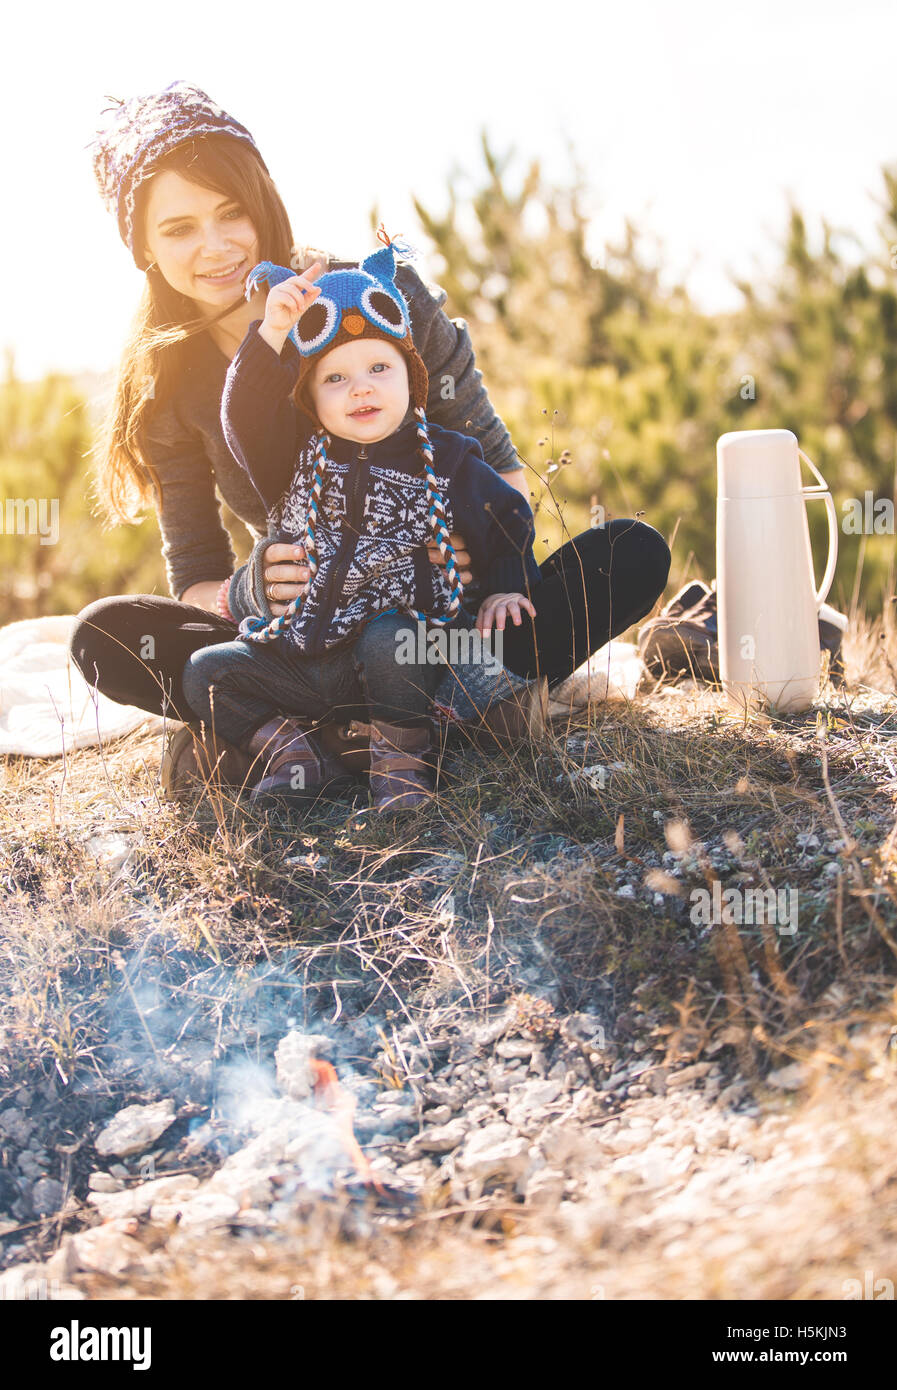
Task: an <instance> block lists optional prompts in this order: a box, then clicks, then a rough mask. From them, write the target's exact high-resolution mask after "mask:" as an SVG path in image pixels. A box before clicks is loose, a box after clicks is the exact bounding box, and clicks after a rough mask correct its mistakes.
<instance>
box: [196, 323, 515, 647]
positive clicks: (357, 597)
mask: <svg viewBox="0 0 897 1390" xmlns="http://www.w3.org/2000/svg"><path fill="white" fill-rule="evenodd" d="M259 327H260V325H259V324H258V323H254V324H253V325H252V326H251V328H250V329H249V332H248V333H247V335H246V337H245V338H244V340H243V342H242V344H241V345H240V348H239V350H238V352H237V354H236V356H235V357H234V360H233V362H232V363H231V365H230V368H229V370H228V373H227V381H226V383H225V388H224V397H223V400H222V405H221V423H222V427H223V429H224V436H225V439H226V440H227V443H228V446H229V447H230V449H231V451H232V453H233V455H234V458H235V459H236V460H237V462H238V463H239V464H240V466H241V467H242V468H244V469H245V470H246V472H247V474H248V475H249V477H250V479H251V481H252V483H253V486H254V487H255V488H256V490H257V491H258V494H259V497H260V499H261V501H262V502H263V503H264V505H265V508H266V510H267V512H268V520H269V527H268V529H269V535H268V537H267V539H266V541H265V542H260V543H259V545H257V546H256V550H255V552H254V553H253V569H254V571H255V572H256V580H257V582H260V577H261V576H260V571H261V567H262V564H263V559H264V551H265V549H266V548H267V546H268V545H270V544H272V543H273V542H274V541H288V542H296V541H302V540H304V538H305V523H306V517H307V515H308V501H309V493H310V490H311V484H312V477H313V469H314V455H315V446H316V443H317V436H316V435H315V434H313V433H311V432H310V431H309V432H308V433H307V435H306V438H305V442H304V444H303V445H302V447H301V448H300V450H299V455H298V459H297V456H296V428H297V426H296V416H297V414H298V412H297V411H296V407H295V406H294V405H293V402H292V400H291V399H290V393H291V392H292V389H293V387H294V386H295V384H296V380H297V377H298V373H299V363H300V360H301V359H300V357H299V353H298V352H297V351H296V349H295V347H294V346H293V344H292V343H291V342H290V341H289V340H287V342H286V343H285V344H284V348H283V351H282V352H281V353H280V354H278V353H276V352H275V351H274V350H273V348H271V347H269V345H268V344H267V343H266V342H265V341H264V339H263V338H261V337H260V336H259V332H258V330H259ZM428 429H429V434H430V442H431V444H432V446H433V456H434V457H433V470H434V473H435V475H436V485H437V487H438V488H439V491H440V494H441V496H442V499H443V502H444V503H445V514H446V522H447V524H448V527H449V530H456V531H460V532H461V533H462V534H463V535H464V537H465V539H466V540H467V543H468V549H469V551H470V556H471V560H472V562H473V568H474V571H475V572H476V573H477V574H478V575H480V576H481V580H482V586H481V587H482V592H483V594H493V593H509V592H517V593H527V592H528V591H531V590H532V589H533V587H534V586H536V585H538V583H539V582H540V574H539V567H538V565H537V564H536V561H535V558H534V556H533V550H532V541H533V532H534V523H533V514H532V512H531V510H530V508H529V507H528V506H527V504H526V502H525V501H524V499H523V498H522V497H521V496H520V494H519V493H518V492H517V491H516V490H515V489H514V488H512V487H511V486H510V485H509V484H508V483H506V482H505V481H504V480H503V479H502V478H500V477H499V476H498V474H497V473H496V472H495V471H494V470H493V469H491V468H489V467H488V466H487V464H486V462H485V460H484V458H483V451H482V449H481V447H480V444H479V442H478V441H477V440H476V439H474V438H472V437H471V436H469V435H464V434H459V433H458V432H457V431H455V430H448V429H443V428H441V427H440V426H439V425H436V424H430V423H429V422H428ZM328 457H329V463H328V465H327V467H326V471H325V475H324V487H323V491H322V495H321V500H320V503H319V507H318V519H317V527H316V532H315V534H316V540H317V560H318V570H317V572H316V574H315V576H314V580H313V581H312V584H311V587H310V589H309V591H308V595H307V597H306V599H305V602H304V604H303V605H302V608H301V610H300V612H299V613H298V615H297V616H296V617H294V619H293V621H292V623H291V624H290V625H289V626H288V627H287V628H286V629H285V631H284V634H283V639H281V640H284V639H286V640H288V641H289V642H290V643H291V644H293V645H294V646H296V647H297V648H299V649H300V650H301V651H303V652H306V653H309V654H320V653H321V652H323V651H326V650H329V649H330V648H332V647H335V646H339V645H341V644H342V643H344V642H346V641H348V640H350V639H351V638H352V637H354V636H355V635H357V633H358V631H359V629H360V628H361V627H362V626H363V625H364V624H365V623H366V622H368V621H369V620H370V619H371V618H372V617H374V616H375V615H376V614H377V613H380V612H383V611H384V610H385V609H388V608H393V607H395V606H399V607H401V608H408V607H413V608H416V609H419V610H421V611H422V612H425V613H427V614H432V615H434V616H436V615H444V614H445V613H446V612H447V609H448V603H449V598H450V596H451V589H450V586H449V584H448V581H447V578H446V575H445V571H444V570H443V569H442V568H441V567H440V566H437V565H432V564H431V563H430V560H429V556H428V554H427V549H426V547H427V542H428V541H429V540H432V538H433V531H432V528H431V526H430V524H429V521H428V509H429V504H428V501H427V479H426V475H425V472H424V468H423V461H422V459H421V457H420V455H419V453H418V435H417V428H416V424H415V422H414V420H413V419H412V420H410V421H407V420H406V422H404V423H403V424H401V425H400V426H399V428H398V429H397V430H395V431H394V432H393V433H392V434H391V435H389V436H387V438H385V439H381V440H377V441H376V442H374V443H369V444H358V443H354V442H353V441H351V440H347V439H340V438H337V437H335V436H332V437H331V440H330V447H329V449H328ZM455 622H456V623H457V624H459V625H461V626H465V627H470V626H472V625H473V622H474V615H473V614H471V613H470V612H468V611H466V610H463V609H462V611H461V613H460V614H459V615H458V617H456V619H455Z"/></svg>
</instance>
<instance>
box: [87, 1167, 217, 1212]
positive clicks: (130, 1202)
mask: <svg viewBox="0 0 897 1390" xmlns="http://www.w3.org/2000/svg"><path fill="white" fill-rule="evenodd" d="M197 1187H199V1178H197V1177H196V1176H195V1175H194V1174H193V1173H174V1174H172V1175H171V1176H170V1177H165V1178H154V1179H153V1181H152V1182H142V1183H140V1185H139V1186H138V1187H131V1188H129V1189H127V1190H126V1191H124V1192H91V1193H89V1195H88V1198H87V1200H88V1201H89V1202H90V1203H91V1205H92V1206H95V1207H96V1209H97V1211H98V1212H99V1213H100V1215H101V1216H102V1218H103V1220H104V1221H110V1220H113V1219H115V1218H122V1217H127V1216H142V1215H143V1214H144V1212H147V1211H149V1209H150V1207H151V1206H152V1205H153V1203H154V1202H157V1201H159V1200H160V1199H161V1198H163V1197H167V1198H171V1197H173V1196H174V1194H175V1193H179V1192H183V1193H184V1194H186V1193H188V1192H192V1191H194V1190H195V1189H196V1188H197Z"/></svg>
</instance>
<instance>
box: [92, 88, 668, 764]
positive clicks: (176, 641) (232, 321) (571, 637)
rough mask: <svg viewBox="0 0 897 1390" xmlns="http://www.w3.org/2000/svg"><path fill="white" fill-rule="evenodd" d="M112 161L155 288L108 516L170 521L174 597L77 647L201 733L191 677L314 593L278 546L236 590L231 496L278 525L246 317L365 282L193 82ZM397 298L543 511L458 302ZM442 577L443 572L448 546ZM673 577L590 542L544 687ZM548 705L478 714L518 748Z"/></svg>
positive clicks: (422, 347) (138, 116) (441, 389)
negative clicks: (278, 273)
mask: <svg viewBox="0 0 897 1390" xmlns="http://www.w3.org/2000/svg"><path fill="white" fill-rule="evenodd" d="M93 155H94V169H95V173H96V177H97V182H98V185H99V188H100V192H101V194H102V196H103V198H104V201H105V202H106V204H107V206H108V208H109V209H110V211H112V212H113V213H114V214H115V215H116V217H117V220H118V226H119V232H120V235H121V237H122V240H123V241H124V242H125V245H126V246H128V248H129V250H130V251H131V253H132V255H133V257H134V261H135V263H136V265H137V266H138V268H139V269H141V270H144V271H145V272H146V285H145V288H144V293H143V297H142V300H141V303H140V306H139V308H138V311H137V315H136V317H135V321H134V324H133V327H132V331H131V335H130V338H129V340H128V342H127V344H126V347H125V351H124V354H123V356H122V360H121V365H120V369H119V375H118V381H117V385H116V390H115V396H114V400H113V404H112V407H111V410H110V413H109V417H108V420H107V425H106V429H105V432H104V437H103V440H102V443H101V446H100V450H99V455H98V467H97V479H98V483H99V496H100V500H101V503H102V505H103V508H104V511H105V513H106V515H107V517H108V518H109V519H110V520H112V521H126V520H133V519H135V518H136V515H137V514H138V513H139V511H140V510H141V509H142V507H144V506H145V505H146V504H147V503H148V502H150V501H151V500H153V501H154V502H155V506H156V510H157V514H158V517H159V524H160V529H161V532H162V537H163V547H162V553H163V555H164V557H165V562H166V571H167V578H168V584H169V588H170V590H171V593H172V595H173V597H172V598H171V599H168V598H163V597H158V596H155V595H147V594H143V595H116V596H112V597H107V598H103V599H99V600H98V601H97V602H95V603H92V604H90V605H88V607H87V608H85V609H84V610H83V611H82V612H81V613H80V614H79V620H78V622H77V624H76V627H75V630H74V633H73V637H72V645H71V652H72V659H73V660H74V661H75V663H76V665H77V666H78V667H79V669H80V670H81V671H82V673H83V675H84V677H85V679H86V680H87V681H88V682H89V683H90V684H91V685H96V686H97V687H98V689H99V690H100V691H101V692H102V693H103V694H105V695H107V696H109V698H110V699H113V700H117V701H120V702H121V703H124V704H132V705H137V706H139V707H140V708H142V709H146V710H150V711H152V712H154V713H161V712H166V713H168V714H170V715H172V716H173V717H174V718H176V719H179V720H182V721H184V722H186V723H188V724H189V723H190V722H191V721H195V720H196V714H195V712H194V711H193V710H192V709H191V708H190V705H189V702H188V701H187V700H186V697H185V695H184V691H183V688H182V685H181V673H182V671H183V669H184V665H185V663H186V661H187V658H188V657H189V655H190V654H191V652H193V651H195V650H197V648H199V647H203V646H209V645H212V644H215V643H219V642H221V641H226V640H230V639H232V638H233V637H234V635H235V628H236V624H237V623H238V622H239V621H240V619H241V618H243V617H246V616H249V615H252V614H258V613H261V614H262V616H264V617H267V618H271V617H274V616H276V615H279V614H281V613H283V612H284V611H285V609H286V607H287V605H288V603H289V602H290V600H291V599H293V598H294V597H295V596H296V595H297V593H298V591H299V589H300V588H301V586H302V585H303V584H304V583H305V582H306V580H307V579H308V576H309V572H308V567H307V565H306V564H305V563H304V561H305V559H306V557H305V555H304V554H303V552H302V551H301V548H294V547H291V546H286V545H276V544H274V545H268V546H267V547H266V548H264V549H263V550H257V552H254V559H255V558H256V555H257V560H256V563H253V561H250V563H249V564H247V565H244V566H242V567H241V568H240V569H239V570H237V571H236V573H235V572H234V565H235V556H234V552H233V549H232V547H231V543H230V538H229V536H228V533H227V531H226V530H225V529H224V527H223V525H222V522H221V516H220V511H219V505H218V501H217V498H216V487H217V490H218V492H220V494H221V496H222V497H223V498H224V500H225V501H226V502H227V504H228V505H229V507H230V508H231V510H232V511H233V512H234V513H235V514H236V515H237V516H239V517H240V518H241V519H242V520H243V521H244V522H245V523H246V524H247V526H248V527H249V528H250V530H251V531H252V532H253V534H254V535H255V536H256V538H257V539H261V538H264V537H265V534H266V523H267V519H266V516H265V509H264V506H263V504H262V502H261V500H260V498H259V497H258V496H257V495H256V494H255V492H254V491H253V489H252V488H251V486H250V484H249V483H248V480H247V478H246V475H245V473H244V472H243V470H241V469H240V467H239V465H238V464H237V462H236V460H235V459H234V458H233V456H232V455H231V453H230V451H229V449H228V447H227V445H226V443H225V440H224V435H223V432H222V427H221V421H220V403H221V393H222V388H223V385H224V379H225V375H226V372H227V367H228V364H229V362H230V361H231V359H232V358H233V357H234V355H235V354H236V351H237V349H238V348H239V346H240V344H241V342H242V341H243V339H244V337H245V336H246V333H247V331H248V329H249V326H250V324H251V323H253V322H254V321H256V320H260V319H262V318H263V317H264V301H265V294H264V292H263V291H261V290H260V291H259V292H257V293H256V294H255V295H253V296H252V297H251V298H250V300H249V301H248V302H247V301H246V300H245V299H244V298H243V284H244V281H245V278H246V275H247V273H248V272H249V270H251V269H252V267H253V266H254V265H256V264H257V263H258V262H259V261H263V260H267V261H272V262H273V263H274V264H275V265H290V266H292V267H293V268H294V269H296V270H299V271H304V270H305V269H307V268H308V267H309V266H310V265H311V264H313V263H314V262H315V261H317V262H318V263H319V266H320V267H321V268H325V267H326V268H327V269H334V268H337V267H339V266H340V265H345V264H351V263H347V262H339V261H335V260H334V259H333V258H332V257H329V256H327V255H322V254H321V253H307V254H303V253H301V252H298V253H297V252H296V251H295V249H294V247H293V241H292V234H291V229H290V224H289V219H288V217H287V213H286V209H285V208H284V206H283V203H282V201H281V199H280V197H279V195H278V193H277V190H276V188H275V186H274V183H273V181H272V179H271V177H270V174H269V172H268V169H267V167H266V165H265V163H264V161H263V159H262V157H261V154H260V153H259V151H258V149H257V147H256V145H255V142H254V141H253V139H252V136H251V135H250V133H249V131H248V130H247V129H246V128H245V127H244V126H242V125H241V124H240V123H239V122H238V121H236V120H234V119H233V117H231V116H230V115H229V114H228V113H227V112H226V111H224V110H222V108H221V107H219V106H216V105H215V103H214V102H212V101H211V100H210V98H209V97H208V96H207V95H206V93H205V92H203V91H201V90H200V89H199V88H196V87H192V86H190V85H189V84H186V83H183V82H175V83H172V84H171V86H169V87H167V88H166V89H165V90H164V91H163V92H160V93H155V94H153V95H151V96H148V97H137V98H134V99H133V100H132V101H130V102H127V103H125V102H121V103H118V105H117V107H116V108H113V109H112V110H111V113H110V120H109V121H108V122H107V124H106V126H105V128H104V129H103V130H102V131H100V132H98V135H97V139H96V141H95V142H94V143H93ZM396 283H397V284H398V285H399V288H400V289H401V290H402V292H403V293H404V295H405V297H406V299H407V301H408V304H409V312H410V316H411V321H412V330H413V335H414V340H415V342H416V343H417V345H418V350H419V351H420V354H421V356H422V358H423V360H424V363H425V365H426V367H427V371H428V373H429V380H430V395H429V398H428V402H427V414H428V417H429V418H430V419H432V420H434V421H435V422H436V423H437V424H440V425H443V426H444V427H446V428H448V429H456V430H459V431H460V432H462V433H466V434H475V435H476V436H477V437H478V438H479V440H480V442H481V445H482V448H483V454H484V457H485V459H486V462H487V463H488V464H490V465H491V467H492V468H494V469H495V470H496V471H497V472H500V473H501V474H502V475H503V476H504V478H505V479H506V481H507V482H509V483H510V484H511V485H512V486H514V487H516V488H517V489H518V490H519V491H520V492H521V493H522V494H523V496H524V497H528V489H527V486H526V483H525V481H524V475H523V469H522V468H520V466H519V463H518V459H517V454H516V451H515V449H514V446H513V444H512V443H511V439H510V436H509V435H508V431H507V429H506V428H505V426H504V424H503V423H502V421H501V420H500V419H499V417H498V416H497V415H496V413H495V411H494V409H493V408H492V405H491V403H490V401H489V398H488V395H487V393H486V390H485V388H484V387H483V385H482V378H481V374H480V372H479V371H478V370H477V368H476V366H475V362H474V354H473V349H472V347H471V344H470V339H469V337H468V334H467V329H466V326H465V325H464V323H463V321H459V322H458V323H455V322H453V321H451V320H450V319H449V318H447V316H446V315H445V314H444V313H443V311H442V308H441V305H442V304H443V302H444V300H445V294H444V292H442V291H441V290H439V289H438V287H433V288H431V287H428V286H427V285H425V284H424V283H423V281H422V280H421V279H420V277H419V276H418V274H417V273H416V271H415V270H414V269H413V268H412V267H411V266H409V265H407V264H405V265H402V266H401V267H400V268H399V271H398V274H397V278H396ZM434 290H435V292H434ZM452 540H453V543H454V545H455V550H456V553H457V558H458V561H459V567H460V570H461V577H462V581H463V582H464V583H465V586H466V588H467V592H468V594H469V595H471V596H473V597H475V596H476V584H477V576H475V575H473V574H472V573H471V570H470V567H469V566H470V557H469V555H468V554H467V552H466V549H465V545H464V538H463V537H462V536H453V537H452ZM431 560H432V562H433V563H435V564H439V563H443V560H442V557H441V555H440V553H439V550H438V548H437V547H436V546H435V545H434V546H433V548H432V550H431ZM669 564H670V552H669V549H668V547H667V545H666V542H665V541H664V539H663V537H662V536H661V535H660V534H659V533H658V532H657V531H655V530H654V529H653V528H652V527H650V526H645V525H643V524H642V523H640V522H638V521H632V520H618V521H613V522H610V523H609V524H608V525H607V526H606V527H603V528H601V529H595V530H592V531H588V532H585V533H584V534H583V535H582V536H580V537H577V538H576V539H575V540H574V541H571V542H569V543H568V544H567V545H566V546H564V547H562V548H561V550H559V551H558V552H556V554H555V555H553V556H550V557H549V558H548V560H546V561H545V562H544V564H543V566H542V570H543V573H544V574H545V575H547V576H548V575H550V576H552V577H553V578H554V579H555V580H556V581H557V582H556V584H555V585H554V586H553V587H554V590H555V593H556V599H555V601H556V605H557V629H556V633H557V636H556V640H555V642H553V644H552V650H551V651H550V652H546V653H545V660H544V661H543V662H542V663H541V667H540V669H541V671H542V672H543V674H544V675H545V676H547V677H548V680H549V681H550V682H551V681H553V682H555V683H556V682H558V681H560V680H562V679H563V678H564V677H565V676H567V675H569V674H570V673H571V672H572V671H573V670H574V669H575V668H576V666H578V665H579V664H580V663H581V662H582V661H584V660H586V658H587V657H588V656H589V655H590V654H591V652H593V651H596V650H597V649H598V648H599V647H600V646H602V645H603V644H604V643H605V642H606V641H607V640H608V639H609V637H611V636H613V635H614V634H615V633H619V632H622V631H624V630H625V629H626V628H627V627H629V626H630V625H631V624H632V623H634V622H636V621H637V620H638V619H639V618H641V617H643V616H644V615H645V614H647V613H648V612H649V611H650V610H651V608H652V607H653V605H654V603H655V602H656V600H657V598H658V596H659V595H660V594H661V593H662V591H663V588H664V586H665V584H666V580H667V575H668V572H669ZM468 689H469V688H468ZM509 689H510V691H511V695H510V697H508V698H503V697H506V696H508V691H509ZM544 696H545V692H544V681H543V682H534V683H533V684H532V685H531V686H529V687H527V685H526V683H525V682H523V681H521V680H520V679H519V678H517V677H510V676H505V675H503V676H502V679H501V681H500V683H499V686H496V685H495V682H494V680H493V683H492V686H491V688H490V689H488V690H485V691H484V690H482V689H481V690H480V691H479V692H477V695H474V696H472V697H469V699H470V698H472V699H473V704H470V703H469V702H468V713H472V712H479V711H480V710H482V709H483V708H484V707H485V711H486V712H485V721H484V722H485V723H486V724H487V725H488V726H489V727H490V728H491V729H493V730H494V731H495V732H499V731H501V732H503V733H505V734H510V735H511V736H513V735H514V734H515V733H519V732H520V731H522V730H523V729H529V730H530V731H532V730H533V728H534V714H533V711H534V709H535V708H536V705H538V707H539V708H541V706H542V702H543V701H544ZM537 697H538V698H537ZM447 698H448V700H449V702H450V700H451V692H448V696H447ZM480 722H483V719H482V716H481V719H480ZM182 733H184V734H185V735H187V737H185V738H184V739H183V740H182V742H181V743H180V744H179V745H178V746H176V747H175V746H174V745H172V746H171V747H170V748H169V750H168V755H167V756H168V769H167V776H166V779H165V780H166V781H167V783H168V785H169V786H170V787H172V788H174V787H175V786H176V784H177V782H178V779H179V777H180V775H181V773H182V772H186V771H190V770H192V766H191V764H193V760H194V759H199V760H200V761H202V758H203V756H204V755H205V750H203V749H202V748H200V747H197V746H195V740H194V739H193V738H192V737H191V736H189V731H187V730H185V731H182ZM318 737H323V738H324V739H325V740H326V739H333V738H335V737H336V731H335V729H330V730H329V731H328V730H324V729H319V730H318ZM336 747H337V748H339V741H338V739H337V744H336ZM212 751H213V752H215V753H216V755H217V753H218V752H223V753H224V755H225V757H224V760H223V761H222V764H221V768H220V770H221V774H222V776H223V777H224V778H225V779H226V780H238V781H239V780H242V779H243V777H244V776H245V774H246V771H247V768H246V765H245V764H244V763H243V762H242V758H241V756H237V755H236V754H235V752H234V750H228V749H227V748H225V749H223V750H221V749H218V750H212ZM350 756H351V755H350ZM356 761H357V755H356ZM262 771H263V769H261V768H259V769H258V775H259V776H260V775H261V773H262Z"/></svg>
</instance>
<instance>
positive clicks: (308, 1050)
mask: <svg viewBox="0 0 897 1390" xmlns="http://www.w3.org/2000/svg"><path fill="white" fill-rule="evenodd" d="M328 1046H329V1039H328V1038H325V1037H323V1036H322V1035H320V1034H317V1033H299V1032H297V1031H296V1029H293V1030H292V1031H291V1032H289V1033H287V1035H286V1037H284V1038H281V1040H280V1042H279V1043H278V1044H277V1051H276V1052H275V1054H274V1061H275V1063H276V1065H277V1084H278V1086H279V1087H280V1089H281V1090H282V1091H283V1092H284V1094H285V1095H288V1096H290V1097H291V1098H292V1099H293V1100H307V1099H308V1097H309V1096H310V1095H311V1093H312V1089H313V1087H314V1082H315V1074H314V1072H313V1071H312V1068H311V1060H312V1058H313V1057H318V1056H320V1055H321V1054H322V1053H324V1054H326V1050H327V1048H328Z"/></svg>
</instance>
